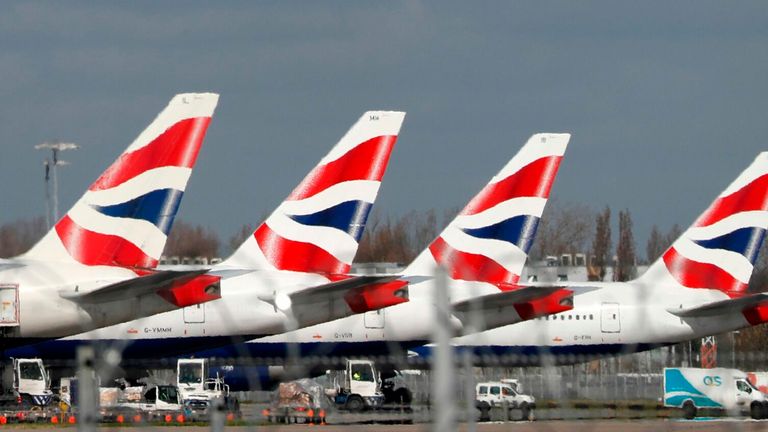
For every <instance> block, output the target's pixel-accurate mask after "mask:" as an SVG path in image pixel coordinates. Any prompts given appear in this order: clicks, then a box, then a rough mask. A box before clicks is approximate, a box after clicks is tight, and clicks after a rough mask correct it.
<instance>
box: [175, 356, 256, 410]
mask: <svg viewBox="0 0 768 432" xmlns="http://www.w3.org/2000/svg"><path fill="white" fill-rule="evenodd" d="M176 383H177V385H178V388H179V392H180V394H181V400H182V402H183V404H184V405H185V406H187V407H188V408H189V409H190V410H192V411H193V412H194V413H195V414H197V415H203V416H208V415H209V414H210V409H211V407H213V406H214V403H215V402H216V401H220V402H221V403H222V404H223V406H224V408H225V409H226V411H227V413H228V414H231V415H232V416H233V417H236V418H240V416H241V412H240V402H239V401H238V400H237V398H235V397H233V396H231V395H230V394H229V386H228V385H227V384H225V383H224V378H223V377H222V376H220V375H219V373H218V372H217V373H216V375H215V376H214V377H212V378H211V377H210V368H209V364H208V359H179V360H178V361H177V362H176Z"/></svg>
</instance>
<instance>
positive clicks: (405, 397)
mask: <svg viewBox="0 0 768 432" xmlns="http://www.w3.org/2000/svg"><path fill="white" fill-rule="evenodd" d="M395 401H397V403H398V404H399V405H402V406H411V401H413V395H412V394H411V391H410V390H408V389H407V388H405V387H400V388H399V389H397V390H395Z"/></svg>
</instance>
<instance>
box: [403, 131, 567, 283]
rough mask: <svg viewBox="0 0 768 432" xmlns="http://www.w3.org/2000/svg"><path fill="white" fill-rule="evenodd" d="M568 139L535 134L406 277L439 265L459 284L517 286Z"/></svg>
mask: <svg viewBox="0 0 768 432" xmlns="http://www.w3.org/2000/svg"><path fill="white" fill-rule="evenodd" d="M569 139H570V135H569V134H536V135H533V136H532V137H531V138H530V139H529V140H528V142H527V143H526V144H525V146H524V147H523V148H522V149H520V151H519V152H518V153H517V155H516V156H515V157H514V158H512V159H511V160H510V161H509V163H507V165H506V166H505V167H504V168H502V170H501V171H500V172H499V173H498V174H497V175H496V176H495V177H493V178H492V179H491V181H490V182H489V183H488V184H487V185H486V186H485V187H484V188H483V189H482V190H481V191H480V193H478V194H477V195H476V196H475V197H474V198H473V199H472V200H471V201H470V202H469V204H467V206H466V207H464V209H463V210H462V211H461V213H459V215H458V216H457V217H456V219H454V220H453V222H451V223H450V224H449V225H448V227H446V228H445V230H444V231H443V232H442V233H441V234H440V236H439V237H438V238H437V239H436V240H435V241H434V242H432V244H431V245H429V248H428V249H427V250H425V251H424V252H422V254H421V255H420V256H419V257H418V258H417V259H416V260H415V261H414V263H413V264H412V265H411V266H409V267H408V268H407V269H406V270H405V275H414V274H431V272H432V271H433V270H434V268H435V266H436V265H440V266H442V267H443V268H445V269H446V271H447V272H448V275H449V276H450V277H451V278H452V279H455V280H464V281H474V282H488V283H491V284H495V285H497V286H498V287H499V288H502V289H505V288H506V287H509V286H512V285H515V284H517V283H518V281H519V279H520V274H521V272H522V270H523V266H524V265H525V261H526V259H527V256H528V251H529V249H530V247H531V243H532V242H533V239H534V236H535V235H536V228H537V227H538V224H539V219H540V218H541V215H542V212H543V211H544V206H545V205H546V203H547V199H548V198H549V191H550V189H551V188H552V184H553V183H554V180H555V176H556V175H557V171H558V168H559V166H560V161H561V160H562V158H563V155H564V153H565V149H566V147H567V145H568V141H569Z"/></svg>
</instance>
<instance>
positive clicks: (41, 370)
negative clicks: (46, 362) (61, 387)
mask: <svg viewBox="0 0 768 432" xmlns="http://www.w3.org/2000/svg"><path fill="white" fill-rule="evenodd" d="M0 369H1V370H2V372H1V373H2V389H1V390H2V393H0V394H2V396H0V402H2V406H3V407H4V408H7V407H9V406H14V405H18V406H19V408H23V409H29V408H31V407H45V406H48V405H50V403H51V400H52V399H53V393H52V392H51V378H50V376H49V375H48V371H46V369H45V366H43V361H42V360H40V359H38V358H32V359H23V358H14V359H11V363H10V365H8V364H2V365H0Z"/></svg>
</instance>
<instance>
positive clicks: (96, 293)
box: [0, 93, 220, 346]
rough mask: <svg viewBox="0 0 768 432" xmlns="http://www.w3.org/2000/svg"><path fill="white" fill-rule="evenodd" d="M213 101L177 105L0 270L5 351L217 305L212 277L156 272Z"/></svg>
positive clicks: (199, 97)
mask: <svg viewBox="0 0 768 432" xmlns="http://www.w3.org/2000/svg"><path fill="white" fill-rule="evenodd" d="M218 99H219V96H218V95H216V94H210V93H201V94H192V93H189V94H181V95H177V96H175V97H174V98H173V99H172V100H171V102H170V103H169V104H168V106H167V107H166V108H165V109H164V110H163V111H162V112H161V113H160V114H159V115H158V116H157V118H155V120H154V121H153V122H152V123H151V124H150V125H149V127H148V128H147V129H146V130H144V131H143V132H142V133H141V134H140V135H139V136H138V138H136V139H135V140H134V141H133V143H132V144H131V145H129V146H128V148H127V149H126V150H125V151H124V152H123V153H122V154H121V155H120V156H119V157H118V159H117V160H116V161H115V162H114V163H113V164H112V165H111V166H109V167H108V168H107V170H106V171H104V173H102V174H101V175H100V176H99V177H98V179H97V180H96V181H95V182H94V183H93V184H92V185H91V186H90V187H89V188H88V190H87V191H86V192H85V194H84V195H83V196H82V197H81V198H80V200H78V201H77V202H76V203H75V205H74V206H73V207H72V208H71V209H70V210H69V211H68V212H67V214H66V215H65V216H64V217H63V218H61V220H59V221H58V222H57V223H56V225H55V226H54V227H53V228H52V229H51V230H50V231H49V232H48V233H47V234H46V236H45V237H43V239H42V240H40V241H39V242H38V243H37V244H36V245H35V246H34V247H33V248H32V249H31V250H30V251H29V252H27V253H26V254H24V255H22V256H20V257H17V258H14V259H11V260H6V261H4V262H3V263H0V297H2V298H6V299H15V302H11V303H12V304H11V306H10V307H9V308H8V309H7V310H8V311H10V312H12V313H11V314H10V315H12V316H11V317H9V318H8V319H6V320H5V321H4V325H6V332H5V335H6V338H5V339H6V346H12V345H14V344H23V343H25V341H30V340H35V339H39V338H51V337H61V336H67V335H71V334H76V333H79V332H81V331H83V330H87V329H93V328H99V327H105V326H109V325H112V324H116V323H121V322H126V321H130V320H133V319H137V318H142V317H146V316H149V315H152V314H156V313H160V312H165V311H169V310H174V309H177V308H180V307H184V306H189V305H196V304H199V303H202V302H206V301H210V300H213V299H217V298H219V297H220V296H219V280H220V278H219V277H218V276H214V275H207V274H204V273H205V271H199V270H198V271H157V270H154V267H155V266H156V265H157V262H158V259H159V257H160V254H161V253H162V251H163V248H164V247H165V243H166V239H167V237H168V232H169V230H170V229H171V224H172V222H173V219H174V217H175V216H176V212H177V210H178V207H179V202H180V200H181V197H182V195H183V193H184V190H185V189H186V186H187V181H188V180H189V177H190V175H191V173H192V169H193V167H194V165H195V162H196V160H197V156H198V153H199V151H200V146H201V145H202V143H203V138H204V137H205V133H206V131H207V129H208V125H209V123H210V121H211V117H212V116H213V111H214V109H215V107H216V104H217V103H218Z"/></svg>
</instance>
